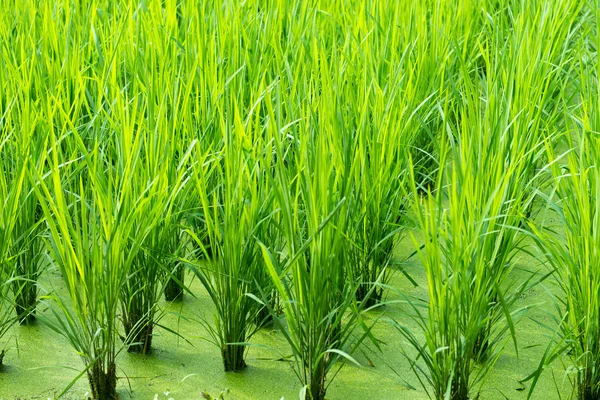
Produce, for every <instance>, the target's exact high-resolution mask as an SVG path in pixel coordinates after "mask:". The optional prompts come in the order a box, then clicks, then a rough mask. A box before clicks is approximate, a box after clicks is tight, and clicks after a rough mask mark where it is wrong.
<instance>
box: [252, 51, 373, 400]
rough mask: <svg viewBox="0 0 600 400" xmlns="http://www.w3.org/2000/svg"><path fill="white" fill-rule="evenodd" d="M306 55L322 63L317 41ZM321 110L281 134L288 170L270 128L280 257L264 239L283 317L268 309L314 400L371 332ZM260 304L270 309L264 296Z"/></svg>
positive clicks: (342, 187) (326, 111) (326, 112)
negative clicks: (350, 263)
mask: <svg viewBox="0 0 600 400" xmlns="http://www.w3.org/2000/svg"><path fill="white" fill-rule="evenodd" d="M311 57H312V59H313V61H314V60H319V62H322V63H323V64H326V61H325V56H324V54H323V52H322V50H321V49H320V47H319V46H317V44H316V43H313V48H312V49H311ZM323 64H322V65H323ZM327 74H328V73H327V72H326V68H324V69H322V70H320V72H319V75H315V77H316V76H318V77H319V79H318V80H317V82H318V83H315V84H316V85H323V88H326V87H327V85H328V84H329V83H330V82H327V81H326V80H327ZM321 79H322V80H321ZM315 93H317V91H315ZM274 97H275V99H276V98H277V97H276V96H274ZM315 100H316V99H315ZM265 103H266V106H267V107H266V108H267V112H268V115H269V118H270V120H271V121H275V120H276V119H275V107H274V106H273V105H274V104H276V102H275V101H272V97H271V96H270V95H267V96H266V97H265ZM318 109H319V112H318V113H315V114H313V113H312V112H310V111H308V110H306V112H307V114H306V115H305V117H304V118H302V119H301V120H298V121H297V126H295V127H294V128H293V134H291V133H288V134H287V135H286V136H288V135H292V140H293V142H292V143H294V144H293V146H295V149H294V153H293V157H294V161H293V164H292V166H293V167H292V166H290V165H286V164H285V162H284V160H285V157H284V154H286V152H287V151H288V150H287V146H288V144H287V143H286V142H284V140H283V139H284V138H285V137H283V135H281V136H280V133H279V132H281V128H280V127H279V126H277V125H269V128H268V129H269V132H270V133H269V134H270V136H271V137H272V138H273V140H274V142H275V146H276V147H275V150H276V154H277V164H276V168H275V175H274V176H273V178H272V179H273V180H274V182H273V183H272V185H271V186H272V188H273V192H274V195H275V197H276V204H277V210H278V211H277V214H278V217H277V218H278V221H279V222H278V226H279V229H280V230H281V235H282V237H283V239H284V241H285V247H284V248H283V249H282V250H281V251H280V252H277V248H275V249H273V248H271V247H270V246H269V244H268V243H262V242H261V247H262V251H263V256H264V260H265V262H266V267H267V270H268V272H269V275H270V277H271V279H272V281H273V283H274V286H275V289H276V290H277V292H278V295H279V296H280V306H281V312H282V314H283V317H284V318H281V317H280V316H278V315H277V314H276V313H274V312H273V310H271V312H272V314H273V317H274V319H275V321H276V322H277V323H278V324H279V325H280V326H281V327H282V333H283V335H284V337H285V338H286V340H287V342H288V343H289V345H290V347H291V350H292V354H293V357H294V360H295V362H294V365H293V369H294V372H295V373H296V375H297V377H298V379H299V380H300V383H301V384H302V385H303V389H302V393H301V397H302V398H308V399H313V400H322V399H324V398H325V394H326V390H327V387H328V385H329V384H330V383H331V380H333V377H334V376H335V374H336V372H335V371H334V370H335V369H336V368H338V367H340V368H341V366H342V365H343V364H338V362H339V361H344V360H350V361H352V362H355V363H356V361H355V360H354V359H353V358H352V357H351V355H350V354H351V353H352V352H353V351H354V349H355V348H356V347H357V346H358V345H359V344H360V343H361V342H362V340H363V339H364V338H365V337H366V336H367V335H368V332H369V330H368V328H367V327H366V326H365V324H364V322H363V320H362V318H361V315H362V311H364V307H365V304H364V303H359V302H357V300H356V291H357V288H358V284H357V283H356V282H355V281H354V280H352V279H349V277H348V267H347V265H346V263H347V260H348V246H350V245H351V244H350V242H349V241H348V240H347V239H346V234H345V232H346V229H347V226H348V225H347V219H346V218H347V215H349V211H348V209H347V208H346V207H349V205H348V204H349V202H348V201H347V192H346V191H347V190H350V185H348V184H347V183H348V182H345V181H344V179H345V178H344V174H343V173H342V172H341V171H339V170H338V169H337V168H336V163H335V162H331V161H330V160H333V159H335V158H337V157H339V156H340V155H339V153H335V150H334V149H338V147H337V146H338V145H339V143H337V144H335V141H334V139H333V136H332V135H330V131H328V129H330V127H331V125H329V124H328V122H326V121H329V120H328V118H329V117H330V116H331V115H332V114H331V111H332V110H334V109H333V108H329V107H328V105H327V104H326V103H325V102H319V106H318ZM371 290H373V287H371ZM369 295H370V294H367V297H368V296H369ZM261 299H262V301H263V303H265V304H268V302H267V298H266V296H265V294H263V296H262V297H261ZM362 329H364V330H365V331H364V332H360V331H361V330H362ZM332 374H333V375H332Z"/></svg>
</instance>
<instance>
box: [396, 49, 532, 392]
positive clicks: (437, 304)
mask: <svg viewBox="0 0 600 400" xmlns="http://www.w3.org/2000/svg"><path fill="white" fill-rule="evenodd" d="M484 56H487V53H484ZM487 60H489V57H488V58H487ZM464 73H465V76H466V75H467V74H468V73H469V71H468V70H466V71H464ZM485 88H486V91H485V92H484V93H483V95H482V94H481V92H480V85H479V83H471V82H470V81H469V80H468V79H465V80H464V81H463V83H462V87H461V93H462V96H463V100H462V101H461V105H460V109H459V111H458V112H457V115H459V118H460V122H459V125H457V126H456V127H455V128H454V129H455V130H452V131H450V133H449V134H448V137H447V138H444V140H443V143H444V142H445V141H446V140H447V141H448V147H447V148H446V147H445V146H446V145H444V147H442V149H444V152H442V153H441V154H442V155H443V157H442V158H441V160H442V161H443V162H442V163H441V166H440V170H439V172H438V178H437V179H438V182H437V184H436V186H435V187H436V188H438V189H437V190H436V191H435V192H433V193H432V192H430V191H429V192H428V194H427V196H425V197H424V198H421V197H420V195H419V193H420V191H419V188H418V185H419V179H415V175H414V169H413V168H411V185H412V194H413V207H412V214H413V215H414V216H415V220H416V226H417V227H418V229H419V231H420V232H421V233H422V235H423V236H424V241H425V243H424V244H423V246H422V247H421V248H419V250H418V253H419V254H420V258H421V261H422V263H423V267H424V269H425V272H426V276H427V284H428V295H429V298H428V302H427V303H426V311H422V309H421V308H422V307H423V306H422V303H421V302H420V301H416V300H409V303H410V305H411V307H412V309H413V311H414V318H415V320H416V322H417V323H418V325H419V327H420V329H422V330H423V332H424V335H425V342H424V343H421V340H420V339H419V338H418V337H417V336H416V335H415V334H414V333H413V332H411V331H410V330H409V329H408V328H406V327H404V326H403V325H400V324H396V326H397V328H398V329H399V331H400V333H401V334H402V335H403V336H404V338H405V339H406V340H407V341H408V343H409V344H410V346H412V347H414V348H415V350H416V351H417V356H416V358H415V359H411V360H412V361H411V367H412V369H413V371H414V372H415V373H416V374H417V376H418V378H419V380H420V382H421V384H422V385H423V387H424V388H425V390H427V391H428V393H429V388H432V393H430V395H431V397H433V398H436V399H443V398H456V399H467V398H471V397H472V396H476V395H477V391H478V390H479V388H480V385H481V384H482V382H483V380H484V378H485V376H486V375H487V373H488V372H489V371H490V369H491V368H492V367H493V365H494V364H495V362H496V360H497V359H498V357H499V355H500V352H501V350H502V348H503V346H504V344H503V341H504V339H505V336H506V334H507V332H508V333H510V337H511V338H512V340H513V342H514V345H515V349H517V346H516V333H515V327H514V325H515V322H514V320H515V319H516V318H517V317H518V316H520V315H521V314H522V313H523V312H524V311H525V309H515V307H514V304H515V302H516V301H517V299H518V298H519V297H520V296H521V294H522V293H523V292H524V291H525V290H526V289H528V288H529V287H530V285H532V284H534V283H535V281H532V280H533V277H534V275H535V273H536V271H532V272H531V274H530V276H529V277H526V278H524V279H523V278H521V279H523V280H522V282H517V281H515V279H513V278H512V277H511V271H512V270H513V268H514V265H515V263H514V258H515V256H516V255H517V253H518V251H519V250H521V248H522V247H521V243H522V241H523V238H524V235H522V234H521V232H520V226H521V225H522V223H523V221H524V220H525V218H526V215H525V210H526V209H527V208H528V207H529V204H530V203H531V202H532V201H533V196H532V194H531V193H533V191H532V190H531V186H532V185H533V184H534V182H533V180H532V179H531V178H530V177H529V176H528V173H527V171H528V167H529V165H524V164H523V160H536V159H537V158H538V157H540V153H542V151H541V148H540V145H539V144H538V145H537V146H535V145H534V146H533V147H521V148H519V149H518V151H515V150H513V149H512V146H513V145H514V144H513V143H512V139H511V134H513V131H512V129H513V125H512V124H511V121H510V119H509V118H508V116H509V107H508V105H507V100H506V99H505V98H504V97H503V86H502V85H501V82H499V81H498V80H496V79H495V75H492V74H489V75H488V76H487V78H486V86H485ZM482 98H483V99H484V100H485V103H484V102H483V101H482ZM445 114H447V113H445ZM448 126H449V127H451V125H448ZM515 153H516V154H515ZM531 154H533V156H532V155H531ZM482 171H485V172H484V173H482ZM413 240H414V242H415V245H416V246H417V247H418V246H419V243H418V242H417V240H416V237H415V236H413ZM421 363H423V364H424V365H423V364H421Z"/></svg>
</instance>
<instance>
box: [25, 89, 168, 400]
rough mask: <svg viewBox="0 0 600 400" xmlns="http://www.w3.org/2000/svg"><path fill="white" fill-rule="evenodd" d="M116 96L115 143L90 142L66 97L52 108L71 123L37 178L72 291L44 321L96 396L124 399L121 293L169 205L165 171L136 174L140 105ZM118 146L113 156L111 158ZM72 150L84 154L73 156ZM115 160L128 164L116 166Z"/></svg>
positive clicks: (53, 247) (54, 247)
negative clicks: (66, 108) (45, 175)
mask: <svg viewBox="0 0 600 400" xmlns="http://www.w3.org/2000/svg"><path fill="white" fill-rule="evenodd" d="M115 99H116V100H117V101H116V102H115V104H114V106H115V108H114V109H113V112H112V113H111V115H112V116H113V118H114V119H106V120H105V121H107V122H105V124H106V126H104V128H105V129H110V128H114V129H115V130H117V129H118V131H117V132H118V135H115V141H116V143H115V144H116V146H115V147H114V148H107V143H101V142H99V141H98V139H95V140H94V141H90V142H89V146H90V147H89V148H88V147H87V145H86V141H84V137H83V136H82V135H80V134H79V132H78V130H77V128H76V127H75V126H73V123H72V122H71V121H70V119H69V118H68V116H65V115H64V112H63V108H62V104H61V103H56V105H55V107H54V108H51V109H50V110H51V111H52V110H53V111H56V112H57V113H60V115H59V116H60V117H61V118H63V119H64V121H65V122H66V125H65V132H64V135H63V136H61V139H60V142H59V140H58V138H57V137H56V136H55V135H54V133H53V132H51V134H50V143H49V146H50V148H49V151H50V152H51V153H52V155H51V160H50V171H49V174H50V176H49V182H48V183H46V182H45V181H44V180H40V179H39V177H38V179H37V185H36V193H37V196H38V198H39V200H40V204H41V206H42V209H43V211H44V215H45V217H46V221H47V225H48V229H49V232H50V236H49V241H48V244H47V246H48V248H49V250H50V252H51V259H52V264H53V265H54V266H56V267H57V268H58V270H59V271H60V272H61V275H62V279H63V282H64V284H65V287H66V293H67V296H66V298H65V297H63V296H59V295H57V294H49V295H48V296H45V297H46V298H47V299H51V300H53V302H54V304H55V305H56V307H53V308H51V310H52V312H53V316H54V318H45V319H44V322H45V323H47V324H48V325H49V326H50V327H51V328H52V329H54V330H55V331H56V332H58V333H60V334H62V335H63V336H65V337H66V338H67V340H69V342H70V343H71V345H72V346H73V347H74V348H75V349H76V351H77V353H78V354H79V355H80V356H81V357H82V359H83V362H84V365H85V370H84V373H86V374H87V377H88V380H89V384H90V388H91V394H92V397H93V398H94V399H116V398H117V393H116V384H117V376H116V363H115V362H116V361H115V359H116V355H117V353H118V351H119V349H120V348H121V345H120V344H119V329H118V311H119V299H120V295H121V293H122V290H123V287H124V285H125V284H126V282H127V280H128V277H129V274H130V271H131V270H132V268H131V267H132V264H133V262H134V261H135V260H136V257H137V255H138V253H139V251H140V248H141V246H142V244H143V243H144V240H145V238H146V236H147V235H148V233H149V232H150V231H151V229H152V227H153V226H154V225H155V224H156V222H157V220H158V219H159V217H160V215H161V211H162V210H163V209H164V201H161V199H163V198H164V196H163V195H162V193H163V192H164V191H165V190H166V188H165V182H164V180H161V179H159V177H157V178H152V179H150V180H148V181H146V182H144V181H141V180H136V179H133V178H134V176H135V174H136V173H137V171H138V168H137V167H138V163H139V160H140V157H141V156H142V143H143V137H144V135H143V133H142V132H139V131H137V130H136V129H135V128H134V127H135V125H136V124H135V122H138V121H139V118H140V117H139V115H140V114H137V113H136V107H132V109H131V110H130V109H128V107H124V103H125V99H124V98H123V97H122V96H116V97H115ZM141 109H142V108H141V107H140V110H141ZM49 117H50V118H51V117H52V115H49ZM115 120H118V121H119V122H120V123H119V124H114V122H115ZM111 121H112V123H113V125H110V124H111ZM91 127H92V128H93V127H94V125H92V126H91ZM92 132H93V131H92ZM87 133H90V132H89V131H88V132H87ZM61 147H62V148H63V150H67V151H68V153H65V151H61ZM111 150H112V151H114V156H112V157H111V158H108V154H110V152H111ZM73 154H79V155H80V156H79V157H77V158H75V159H74V160H73V159H69V157H71V156H72V155H73ZM115 164H117V165H119V166H121V165H122V166H123V168H122V169H120V170H116V169H115V168H114V165H115ZM33 181H34V182H36V180H35V179H34V180H33ZM81 375H83V373H82V374H81ZM81 375H80V376H81Z"/></svg>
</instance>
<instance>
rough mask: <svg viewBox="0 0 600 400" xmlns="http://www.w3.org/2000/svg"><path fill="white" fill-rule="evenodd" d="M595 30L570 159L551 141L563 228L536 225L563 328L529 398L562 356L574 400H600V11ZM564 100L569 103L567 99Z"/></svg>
mask: <svg viewBox="0 0 600 400" xmlns="http://www.w3.org/2000/svg"><path fill="white" fill-rule="evenodd" d="M590 18H591V20H592V22H591V23H590V25H591V27H590V28H588V30H587V32H586V34H585V35H583V39H582V40H581V43H580V47H579V51H580V53H579V54H580V55H579V57H578V69H579V71H578V72H579V74H578V75H579V76H578V82H579V85H580V86H579V88H578V91H577V92H578V93H579V94H580V104H577V106H575V107H573V108H572V110H568V111H566V117H565V120H566V127H567V129H566V131H565V135H564V136H563V137H562V139H563V141H564V142H565V143H566V144H567V146H568V147H567V148H568V150H567V152H566V153H565V154H557V152H556V150H555V149H554V145H553V143H551V142H548V143H547V152H548V158H549V165H548V168H547V169H548V172H549V173H550V174H551V176H552V182H551V183H552V186H550V187H549V188H548V189H549V190H547V191H544V193H546V194H541V196H543V197H544V198H545V200H546V203H547V207H548V209H549V210H550V211H551V212H553V213H554V215H556V216H557V218H558V221H559V225H558V226H556V225H555V224H552V225H550V223H549V221H548V225H547V222H546V221H544V222H542V223H539V224H534V223H531V224H530V225H531V228H532V230H533V232H534V236H533V237H534V239H535V241H536V243H537V244H538V246H539V248H540V249H541V250H542V252H543V254H544V255H545V258H546V260H547V264H548V266H549V269H550V271H551V272H552V273H553V275H554V276H553V277H554V282H555V284H556V286H557V287H558V289H559V293H560V294H561V295H560V296H557V297H555V298H554V308H555V310H554V312H555V317H554V318H555V320H556V323H557V325H558V328H557V332H556V335H555V336H553V341H552V342H551V343H550V344H549V345H548V347H547V349H546V352H545V353H544V355H543V357H542V359H541V361H540V367H539V368H538V370H536V371H535V372H534V373H533V374H531V375H530V376H529V377H528V379H533V383H532V386H531V390H530V394H531V392H532V391H533V389H534V388H535V386H536V384H537V382H538V380H539V378H540V375H541V374H542V372H543V370H544V367H545V366H546V365H548V364H550V363H551V362H552V361H553V360H555V359H557V358H559V357H568V358H569V359H570V363H569V364H570V365H568V368H567V377H568V378H569V379H570V380H571V381H572V384H573V390H574V393H573V398H577V399H579V400H589V399H595V398H598V396H600V374H599V367H600V358H599V357H598V354H599V353H598V352H599V348H598V344H599V341H598V338H599V337H600V326H599V324H598V321H599V320H600V315H599V310H600V306H599V304H598V299H599V298H600V297H599V293H600V277H599V275H598V271H597V265H598V262H599V260H598V256H599V254H600V252H599V249H600V242H599V237H600V236H599V233H598V222H599V219H600V212H599V210H600V209H599V204H600V203H599V198H600V197H599V193H600V172H599V171H598V165H599V163H600V140H599V138H598V129H599V127H600V113H599V112H598V107H599V106H600V103H599V100H598V94H599V90H600V84H599V83H598V77H599V76H600V67H599V64H598V60H597V58H596V54H597V49H598V45H599V44H600V33H599V32H600V30H598V23H599V22H600V13H599V12H598V9H597V4H596V8H595V9H594V10H593V11H592V12H591V17H590ZM563 101H565V102H567V101H568V99H566V98H565V99H564V100H563Z"/></svg>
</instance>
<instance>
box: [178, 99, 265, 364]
mask: <svg viewBox="0 0 600 400" xmlns="http://www.w3.org/2000/svg"><path fill="white" fill-rule="evenodd" d="M232 112H233V113H234V116H233V121H234V124H233V126H231V125H228V124H227V123H226V119H225V118H224V116H221V122H220V124H221V128H222V129H223V142H224V144H223V148H222V150H221V151H218V152H214V153H204V154H203V152H202V150H201V149H200V148H199V147H198V151H197V153H198V156H197V157H196V166H195V168H194V182H195V184H196V188H197V192H196V193H197V196H198V198H199V200H200V203H201V204H202V214H203V217H204V221H205V226H206V232H207V234H208V242H209V245H210V247H211V249H212V255H211V257H210V258H207V259H206V260H204V261H203V262H202V263H201V264H198V263H196V265H192V269H193V271H194V273H195V275H196V276H197V277H198V278H199V280H200V282H201V283H202V285H203V286H204V288H205V289H206V290H207V292H208V294H209V296H210V298H211V300H212V302H213V303H214V305H215V314H214V315H215V324H214V326H210V325H209V331H210V333H211V335H212V337H213V340H214V342H215V344H217V345H218V347H219V348H220V349H221V355H222V358H223V366H224V369H225V371H226V372H235V371H241V370H243V369H244V368H245V367H246V361H245V354H246V351H247V346H246V344H247V342H248V340H249V339H250V338H251V336H252V335H253V333H254V332H255V331H256V329H257V326H256V324H255V322H256V318H257V314H258V312H259V310H260V308H261V305H260V303H259V302H257V301H256V300H255V297H256V294H258V291H259V288H260V289H263V288H265V287H266V286H267V284H266V283H267V282H268V281H267V279H268V277H267V275H266V272H265V270H264V267H263V262H262V258H261V256H260V249H259V247H258V244H257V242H256V237H260V236H261V233H260V231H261V230H263V229H266V224H267V223H268V216H269V214H270V213H271V210H270V203H271V199H272V196H271V194H270V193H269V190H268V187H267V186H266V185H265V184H264V182H265V179H266V174H268V173H269V172H270V167H269V163H270V159H271V152H270V151H268V147H267V146H265V145H264V144H263V141H262V140H260V137H259V136H256V138H255V140H254V141H253V142H250V140H251V139H250V138H251V137H253V136H254V135H255V132H254V131H252V129H253V128H254V127H253V125H252V124H250V125H244V123H243V122H242V120H241V117H240V115H239V110H238V109H237V107H236V106H234V108H233V111H232ZM250 120H251V119H250ZM249 143H250V144H249ZM250 146H252V147H250ZM265 164H266V165H265ZM213 176H216V177H217V178H218V184H217V185H215V186H210V185H209V183H210V182H214V180H213V179H212V178H211V177H213ZM189 234H190V235H191V236H192V237H194V238H195V240H196V243H197V245H198V246H200V247H201V248H202V249H203V251H204V252H205V250H204V248H203V244H202V240H201V239H200V238H201V236H200V235H196V234H195V233H194V232H191V231H189ZM249 294H255V295H254V296H253V297H254V298H253V297H252V296H249Z"/></svg>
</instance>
